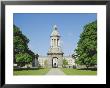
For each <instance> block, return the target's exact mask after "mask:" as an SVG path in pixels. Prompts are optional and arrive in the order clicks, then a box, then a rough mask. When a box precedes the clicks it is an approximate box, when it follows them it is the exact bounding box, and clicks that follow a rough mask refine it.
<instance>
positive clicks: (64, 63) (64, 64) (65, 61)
mask: <svg viewBox="0 0 110 88" xmlns="http://www.w3.org/2000/svg"><path fill="white" fill-rule="evenodd" d="M66 65H68V61H67V60H66V59H63V66H64V67H65V66H66Z"/></svg>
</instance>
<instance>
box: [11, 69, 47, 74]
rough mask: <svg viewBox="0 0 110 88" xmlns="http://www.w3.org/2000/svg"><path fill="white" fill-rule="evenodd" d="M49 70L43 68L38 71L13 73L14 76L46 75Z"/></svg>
mask: <svg viewBox="0 0 110 88" xmlns="http://www.w3.org/2000/svg"><path fill="white" fill-rule="evenodd" d="M48 71H49V68H42V69H36V70H18V71H15V70H14V72H13V75H45V74H46V73H47V72H48Z"/></svg>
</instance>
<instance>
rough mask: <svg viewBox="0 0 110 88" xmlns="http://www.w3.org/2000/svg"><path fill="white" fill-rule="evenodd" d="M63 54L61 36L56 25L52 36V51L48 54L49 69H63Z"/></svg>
mask: <svg viewBox="0 0 110 88" xmlns="http://www.w3.org/2000/svg"><path fill="white" fill-rule="evenodd" d="M63 54H64V53H63V52H62V50H61V46H60V34H59V32H58V28H57V26H56V25H54V27H53V31H52V33H51V35H50V49H49V51H48V53H47V56H48V66H49V67H62V64H63Z"/></svg>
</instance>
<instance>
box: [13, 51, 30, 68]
mask: <svg viewBox="0 0 110 88" xmlns="http://www.w3.org/2000/svg"><path fill="white" fill-rule="evenodd" d="M15 58H16V62H18V64H19V65H20V66H23V65H24V64H28V63H30V62H32V56H31V55H29V54H28V53H19V54H16V55H15Z"/></svg>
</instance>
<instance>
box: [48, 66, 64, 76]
mask: <svg viewBox="0 0 110 88" xmlns="http://www.w3.org/2000/svg"><path fill="white" fill-rule="evenodd" d="M46 75H65V74H64V72H63V71H61V70H60V69H59V68H52V69H50V71H49V72H48V73H47V74H46Z"/></svg>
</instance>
